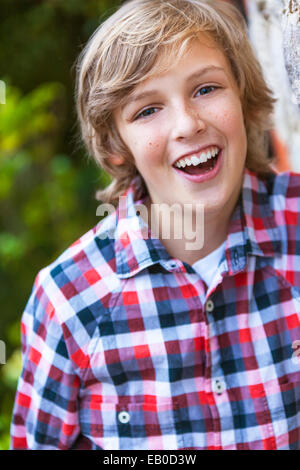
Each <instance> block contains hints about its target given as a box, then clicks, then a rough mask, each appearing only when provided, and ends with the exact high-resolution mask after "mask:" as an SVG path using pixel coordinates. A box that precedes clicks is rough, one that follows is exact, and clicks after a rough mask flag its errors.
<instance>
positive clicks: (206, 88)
mask: <svg viewBox="0 0 300 470" xmlns="http://www.w3.org/2000/svg"><path fill="white" fill-rule="evenodd" d="M217 88H219V87H217V86H214V85H208V86H203V87H201V88H199V90H198V91H197V92H196V95H197V94H198V93H200V95H201V96H205V95H207V94H209V93H211V91H214V90H216V89H217Z"/></svg>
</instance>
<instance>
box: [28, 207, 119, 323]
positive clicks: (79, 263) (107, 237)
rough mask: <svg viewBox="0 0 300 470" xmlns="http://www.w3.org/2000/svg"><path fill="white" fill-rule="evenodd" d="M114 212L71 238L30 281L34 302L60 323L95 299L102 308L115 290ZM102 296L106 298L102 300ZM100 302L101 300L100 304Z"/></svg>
mask: <svg viewBox="0 0 300 470" xmlns="http://www.w3.org/2000/svg"><path fill="white" fill-rule="evenodd" d="M115 218H116V215H115V213H113V214H110V215H109V216H107V217H106V218H105V219H103V220H102V221H101V222H100V223H99V224H97V225H96V226H95V227H93V228H92V229H90V230H89V231H88V232H87V233H85V234H84V235H82V236H81V237H80V238H78V239H77V240H76V241H74V242H73V243H72V244H71V245H70V246H69V247H68V248H67V249H66V250H64V251H63V252H62V253H61V254H60V255H59V256H58V257H57V258H56V259H55V260H54V261H53V262H51V263H50V264H49V265H48V266H46V267H44V268H42V269H41V270H40V271H39V272H38V274H37V276H36V278H35V281H34V287H33V293H32V295H33V296H34V303H35V305H37V306H38V307H39V309H42V310H43V311H44V312H47V313H48V314H49V313H50V312H54V311H55V313H56V316H57V317H58V318H59V319H60V323H61V322H65V321H67V320H68V318H70V317H73V316H74V315H76V314H79V313H80V312H82V311H84V310H85V309H87V308H89V306H91V305H93V304H95V303H96V302H98V308H99V305H103V307H105V303H106V302H107V301H108V298H109V296H110V295H111V293H112V292H113V291H114V289H117V287H118V284H119V280H118V278H117V276H116V274H115V249H114V238H113V233H114V228H115ZM105 299H106V300H105ZM102 301H103V303H101V302H102Z"/></svg>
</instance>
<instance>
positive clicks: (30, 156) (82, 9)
mask: <svg viewBox="0 0 300 470" xmlns="http://www.w3.org/2000/svg"><path fill="white" fill-rule="evenodd" d="M118 3H120V2H117V1H113V0H109V1H108V0H97V1H96V0H89V1H83V0H68V1H67V2H66V1H64V0H0V10H1V22H0V44H1V47H0V80H2V81H4V82H5V86H6V96H5V98H6V100H5V104H0V224H1V226H0V299H1V315H0V340H2V341H4V342H5V345H6V363H5V364H4V365H0V450H3V449H8V447H9V441H10V437H9V428H10V422H11V412H12V407H13V402H14V398H15V391H16V385H17V380H18V377H19V374H20V370H21V352H20V319H21V315H22V312H23V310H24V307H25V304H26V302H27V300H28V297H29V295H30V292H31V289H32V286H33V281H34V278H35V276H36V274H37V272H38V271H39V270H40V269H41V268H42V267H44V266H46V265H48V264H49V263H50V262H52V261H53V260H54V259H55V258H56V257H57V256H58V255H59V254H60V253H61V252H62V251H63V250H65V249H66V248H67V247H68V246H69V245H70V244H71V243H73V242H74V241H75V240H76V239H78V238H79V237H80V236H81V235H83V234H84V233H85V232H86V231H88V230H89V229H90V228H91V227H93V226H94V225H96V224H97V223H98V222H99V219H97V218H96V208H97V204H98V203H97V201H96V200H95V197H94V194H95V191H96V189H98V188H101V187H103V186H105V185H106V184H107V183H108V181H109V178H108V175H106V174H105V173H104V172H101V170H100V169H99V168H97V167H96V165H95V164H93V163H92V162H91V161H90V160H89V159H88V158H86V154H85V152H84V150H83V148H82V147H81V146H79V145H78V143H77V141H78V139H77V133H78V129H77V126H76V113H75V106H74V80H75V76H74V73H75V72H74V67H73V65H74V61H75V59H76V57H77V56H78V54H79V52H80V50H81V49H82V47H83V45H84V44H85V43H86V41H87V40H88V38H89V37H90V35H91V34H92V32H93V31H94V29H95V28H96V27H97V26H98V25H99V23H100V22H101V21H102V20H103V18H105V17H106V16H108V15H110V14H111V13H112V11H113V10H114V8H115V6H116V5H117V4H118Z"/></svg>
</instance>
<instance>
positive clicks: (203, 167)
mask: <svg viewBox="0 0 300 470" xmlns="http://www.w3.org/2000/svg"><path fill="white" fill-rule="evenodd" d="M216 162H217V158H216V157H214V158H211V159H210V160H207V162H205V163H199V165H197V166H194V165H190V166H186V167H185V168H181V170H182V171H184V172H185V173H188V174H189V175H195V174H199V173H205V172H206V171H208V170H209V169H212V168H213V167H214V166H215V164H216Z"/></svg>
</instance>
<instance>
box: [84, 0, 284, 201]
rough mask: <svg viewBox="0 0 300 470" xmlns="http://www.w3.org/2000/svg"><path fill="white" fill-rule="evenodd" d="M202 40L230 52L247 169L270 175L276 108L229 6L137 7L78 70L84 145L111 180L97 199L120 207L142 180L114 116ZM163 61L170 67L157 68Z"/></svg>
mask: <svg viewBox="0 0 300 470" xmlns="http://www.w3.org/2000/svg"><path fill="white" fill-rule="evenodd" d="M199 33H206V34H208V35H209V36H210V37H211V38H212V39H213V40H214V41H215V43H216V45H217V47H219V48H220V49H221V50H222V51H223V53H224V55H225V56H226V57H227V59H228V60H229V63H230V66H231V69H232V72H233V76H234V77H235V80H236V82H237V85H238V88H239V92H240V99H241V104H242V109H243V115H244V122H245V128H246V133H247V143H248V145H247V157H246V167H247V168H249V169H250V170H252V171H255V172H256V173H257V174H260V175H264V174H267V173H269V172H270V171H271V168H270V164H271V160H270V159H269V157H268V138H267V136H268V135H267V131H268V130H269V129H271V127H272V122H271V113H272V111H273V103H274V102H275V101H276V100H275V99H274V98H273V96H272V92H271V90H270V89H269V88H268V87H267V85H266V82H265V80H264V77H263V73H262V70H261V67H260V65H259V63H258V61H257V59H256V57H255V55H254V53H253V50H252V47H251V45H250V42H249V40H248V36H247V25H246V22H245V20H244V18H243V16H242V14H241V13H240V12H239V11H238V10H237V8H235V7H234V6H233V5H231V4H229V3H227V2H226V1H222V0H213V1H212V0H205V1H198V0H167V1H164V0H151V1H149V0H130V1H127V2H125V3H124V4H123V5H122V6H121V7H120V8H119V9H118V10H117V11H116V12H115V13H114V14H113V15H112V16H110V17H109V18H108V19H107V20H106V21H104V22H103V23H102V24H101V25H100V26H99V27H98V28H97V29H96V31H95V32H94V34H93V35H92V37H91V38H90V40H89V42H88V43H87V45H86V47H85V48H84V49H83V51H82V52H81V54H80V55H79V58H78V60H77V63H76V67H77V77H76V105H77V113H78V118H79V124H80V127H81V138H82V140H83V142H84V143H85V145H86V147H87V150H88V152H89V153H90V154H91V155H92V156H93V158H94V159H95V161H96V162H97V164H98V165H99V166H101V167H102V168H103V169H104V170H105V171H106V172H107V173H109V175H111V177H112V182H111V184H110V185H109V186H108V187H107V188H105V189H104V190H102V191H98V194H97V199H101V200H102V201H104V202H109V203H116V201H117V200H118V197H119V196H120V195H121V194H122V193H123V192H124V190H126V189H127V188H128V186H129V185H130V182H131V180H132V178H133V177H134V176H136V175H137V174H138V171H137V169H136V167H135V165H134V159H133V156H132V155H131V153H130V151H129V150H128V148H127V147H126V146H125V144H124V143H123V141H122V139H121V137H120V135H119V133H118V130H117V128H116V125H115V123H114V120H113V117H112V113H113V110H114V109H115V108H116V107H118V106H120V105H122V104H123V103H124V102H125V101H126V98H127V97H128V95H129V94H130V93H131V92H132V91H133V90H134V88H135V86H136V85H137V84H138V83H140V82H142V81H143V80H146V79H148V78H150V77H151V76H153V75H155V74H156V73H159V72H161V71H162V69H161V68H160V67H161V66H162V65H163V66H164V67H165V68H167V67H168V66H169V65H171V64H172V63H173V64H174V61H175V59H176V60H179V59H180V58H181V57H182V55H183V53H184V52H185V50H186V48H187V46H188V44H189V43H190V41H191V40H192V39H195V38H197V36H198V35H199ZM162 53H163V57H164V58H165V59H166V60H163V61H161V60H158V58H160V57H161V56H162ZM167 58H169V61H168V60H167ZM112 154H117V155H122V156H124V157H125V162H124V164H123V165H121V166H116V165H113V164H112V162H111V161H110V156H111V155H112Z"/></svg>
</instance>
